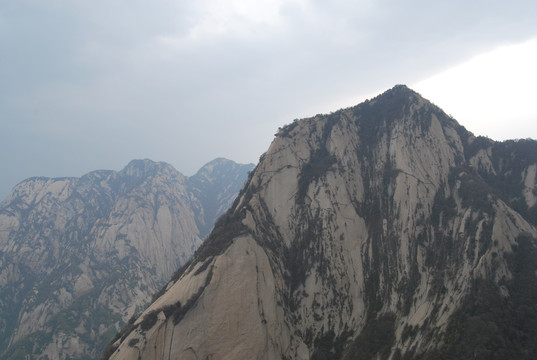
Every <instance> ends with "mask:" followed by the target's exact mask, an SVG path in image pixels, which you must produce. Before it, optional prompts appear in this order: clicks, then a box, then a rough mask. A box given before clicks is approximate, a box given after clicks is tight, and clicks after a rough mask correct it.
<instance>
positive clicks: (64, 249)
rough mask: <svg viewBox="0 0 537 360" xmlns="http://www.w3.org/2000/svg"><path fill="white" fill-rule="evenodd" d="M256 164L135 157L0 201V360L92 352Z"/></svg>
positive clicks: (30, 183) (43, 182)
mask: <svg viewBox="0 0 537 360" xmlns="http://www.w3.org/2000/svg"><path fill="white" fill-rule="evenodd" d="M252 168H253V165H252V164H249V165H240V164H237V163H235V162H233V161H230V160H226V159H216V160H214V161H211V162H210V163H208V164H206V165H205V166H204V167H202V168H201V169H200V170H199V171H198V173H197V174H195V175H194V176H192V177H185V176H183V175H182V174H181V173H179V172H178V171H177V170H175V169H174V168H173V167H172V166H171V165H168V164H166V163H161V162H160V163H157V162H153V161H150V160H134V161H132V162H130V163H129V164H128V165H127V166H126V167H125V168H124V169H123V170H121V171H119V172H116V171H94V172H91V173H89V174H87V175H84V176H82V177H80V178H53V179H51V178H31V179H28V180H25V181H23V182H21V183H20V184H18V185H17V186H16V187H15V188H14V189H13V190H12V191H11V193H10V194H9V195H8V197H7V198H6V199H5V200H4V201H3V202H2V203H0V359H26V358H32V359H49V360H52V359H92V358H93V359H96V358H99V356H100V353H101V352H102V350H103V348H104V346H105V345H106V344H107V343H108V342H109V341H110V340H111V339H112V337H113V336H114V335H115V334H116V333H117V331H118V330H119V329H120V328H121V326H123V325H124V324H125V323H126V322H127V321H128V319H129V318H131V317H132V316H133V315H135V314H137V313H138V312H140V311H141V310H143V308H144V307H145V306H146V305H147V304H148V303H149V302H150V300H151V296H152V295H153V294H154V293H156V292H157V291H158V290H160V289H161V288H162V286H163V285H164V284H165V283H166V281H168V280H169V279H170V277H171V276H172V275H173V273H174V272H175V271H176V270H177V269H178V268H179V267H181V266H182V265H183V264H185V263H186V262H187V261H188V260H189V259H190V257H191V256H192V254H193V253H194V251H195V250H196V249H197V248H198V247H199V245H200V244H201V243H202V240H203V238H204V237H205V236H206V235H207V233H208V232H209V231H210V230H211V229H212V227H213V224H214V222H215V221H216V219H217V217H218V216H220V215H221V214H222V213H223V212H224V211H225V210H226V209H227V208H228V207H229V206H230V205H231V204H232V202H233V200H234V199H235V197H236V195H237V193H238V192H239V190H240V187H241V186H242V184H243V183H244V181H245V180H246V178H247V176H248V172H249V171H250V170H252Z"/></svg>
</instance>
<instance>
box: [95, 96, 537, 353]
mask: <svg viewBox="0 0 537 360" xmlns="http://www.w3.org/2000/svg"><path fill="white" fill-rule="evenodd" d="M536 174H537V143H536V142H535V141H532V140H521V141H507V142H503V143H498V142H494V141H492V140H489V139H486V138H479V137H477V138H476V137H474V136H473V135H472V134H471V133H469V132H468V131H467V130H465V129H464V128H463V127H462V126H460V125H459V124H458V123H457V122H456V121H455V120H454V119H452V118H451V117H449V116H447V115H446V114H445V113H444V112H443V111H442V110H441V109H439V108H438V107H436V106H434V105H433V104H431V103H430V102H429V101H427V100H425V99H423V98H422V97H421V96H420V95H419V94H417V93H415V92H414V91H412V90H410V89H408V88H407V87H406V86H396V87H394V88H393V89H391V90H388V91H386V92H385V93H383V94H382V95H380V96H378V97H376V98H374V99H372V100H368V101H366V102H364V103H362V104H360V105H357V106H355V107H352V108H347V109H343V110H340V111H337V112H334V113H332V114H330V115H317V116H315V117H313V118H308V119H303V120H299V121H295V122H293V123H292V124H290V125H287V126H285V127H284V128H282V129H280V131H279V132H278V134H277V135H276V138H275V139H274V141H273V142H272V144H271V145H270V147H269V149H268V151H267V152H266V153H265V154H264V155H263V156H262V157H261V159H260V162H259V164H258V165H257V167H256V168H255V170H254V171H253V172H252V173H251V174H250V176H249V178H248V180H247V182H246V184H245V186H244V187H243V189H242V191H241V193H240V195H239V197H238V198H237V200H236V201H235V203H234V205H233V207H232V208H231V209H230V210H229V211H228V212H227V213H226V215H225V216H223V217H222V218H221V219H220V220H219V221H218V223H217V224H216V226H215V228H214V230H213V231H212V233H211V234H210V235H209V237H208V238H207V239H206V241H205V242H204V244H203V245H202V246H201V247H200V248H199V249H198V250H197V251H196V253H195V255H194V258H193V261H192V262H191V263H190V264H188V265H187V266H185V267H184V268H183V269H182V271H180V272H178V273H177V274H176V275H175V276H174V277H173V279H172V280H171V281H170V282H169V283H168V285H167V286H166V287H165V288H164V289H163V290H162V292H161V293H160V294H158V295H159V296H158V298H157V299H156V300H155V301H154V302H153V303H152V304H151V305H150V306H149V307H148V308H147V309H146V310H145V311H144V312H143V313H142V314H141V316H140V317H138V318H137V319H136V320H133V321H132V322H131V323H130V324H129V325H128V326H127V327H126V328H125V329H124V330H123V331H122V332H121V333H120V334H118V336H117V338H116V341H115V342H113V343H112V344H110V346H109V347H108V349H107V351H106V352H105V354H104V358H108V357H110V358H111V359H135V358H138V359H161V358H162V359H170V358H173V359H209V358H211V359H438V358H442V359H449V358H456V359H461V358H478V359H489V358H504V359H507V358H518V359H522V358H524V359H530V358H535V357H536V356H537V345H536V344H537V343H536V342H535V339H536V338H537V285H536V284H537V275H536V274H537V273H536V270H537V252H536V239H537V230H536V227H535V226H536V225H537V217H536V214H537V207H536V203H537V190H536V184H537V177H536Z"/></svg>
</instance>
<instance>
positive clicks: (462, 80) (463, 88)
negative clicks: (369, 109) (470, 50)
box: [412, 38, 537, 140]
mask: <svg viewBox="0 0 537 360" xmlns="http://www.w3.org/2000/svg"><path fill="white" fill-rule="evenodd" d="M536 64H537V38H535V39H532V40H530V41H526V42H523V43H519V44H514V45H504V46H501V47H498V48H497V49H495V50H493V51H490V52H486V53H484V54H480V55H477V56H475V57H473V58H472V59H470V60H468V61H465V62H464V63H462V64H460V65H457V66H454V67H452V68H450V69H448V70H446V71H442V72H440V73H439V74H437V75H435V76H432V77H430V78H428V79H426V80H423V81H420V82H418V83H416V84H414V85H412V87H413V88H414V89H415V90H416V91H418V92H420V93H421V95H422V96H424V97H426V98H428V99H429V100H431V101H433V102H434V103H435V104H436V105H438V106H440V107H441V108H442V109H444V111H446V112H448V113H450V114H451V115H452V116H453V117H455V119H457V120H458V121H459V122H460V123H462V124H464V125H465V126H466V127H467V128H468V130H470V131H472V132H474V133H475V135H482V136H488V137H490V138H492V139H494V140H506V139H516V138H527V137H531V138H534V139H537V106H535V102H536V95H537V91H536V88H537V66H536Z"/></svg>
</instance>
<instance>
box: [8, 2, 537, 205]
mask: <svg viewBox="0 0 537 360" xmlns="http://www.w3.org/2000/svg"><path fill="white" fill-rule="evenodd" d="M536 63H537V1H535V0H521V1H517V0H513V1H505V0H501V1H497V0H487V1H484V0H483V1H472V0H464V1H462V0H451V1H441V2H437V1H431V0H427V1H425V0H409V1H400V0H357V1H345V0H332V1H321V0H256V1H251V0H249V1H248V0H196V1H179V0H156V1H147V0H144V1H142V0H92V1H89V0H87V1H86V0H79V1H74V0H17V1H10V0H0V125H1V132H0V167H1V170H0V174H1V176H0V198H1V199H3V198H4V197H5V196H6V195H7V193H8V192H9V190H10V189H11V188H12V187H13V186H14V185H15V184H16V183H18V182H19V181H21V180H23V179H25V178H28V177H31V176H48V177H60V176H81V175H83V174H85V173H87V172H89V171H91V170H96V169H113V170H119V169H121V168H123V167H124V166H125V165H126V164H127V163H128V162H129V161H130V160H132V159H135V158H149V159H152V160H155V161H165V162H168V163H170V164H172V165H173V166H174V167H176V168H177V169H178V170H179V171H181V172H182V173H183V174H185V175H192V174H193V173H194V172H195V171H196V170H197V169H198V168H199V167H201V166H202V165H203V164H204V163H206V162H208V161H210V160H212V159H213V158H216V157H227V158H229V159H232V160H235V161H237V162H242V163H246V162H253V163H256V162H257V160H258V158H259V156H260V155H261V154H262V153H263V152H264V151H265V150H266V149H267V148H268V146H269V144H270V142H271V141H272V139H273V135H274V133H275V132H276V131H277V129H278V127H279V126H282V125H284V124H286V123H289V122H291V121H292V120H293V119H295V118H303V117H308V116H313V115H315V114H317V113H327V112H331V111H335V110H337V109H339V108H342V107H348V106H352V105H355V104H357V103H359V102H361V101H363V100H364V99H366V98H370V97H373V96H375V95H377V94H379V93H381V92H383V91H385V90H387V89H389V88H391V87H393V86H394V85H395V84H407V85H408V86H410V87H411V88H413V89H415V90H416V91H418V92H420V93H421V94H422V95H423V96H424V97H426V98H428V99H429V100H431V101H433V102H434V103H435V104H437V105H439V106H441V107H442V108H443V109H444V110H445V111H446V112H447V113H449V114H451V115H453V116H454V117H455V118H456V119H457V120H458V121H459V122H460V123H461V124H462V125H464V126H466V128H467V129H468V130H470V131H472V132H474V134H476V135H486V136H489V137H491V138H493V139H495V140H503V139H506V138H526V137H532V138H537V126H536V125H535V124H537V110H536V109H537V106H535V104H536V101H537V100H536V99H537V87H536V83H537V74H536V70H535V69H536V66H535V64H536Z"/></svg>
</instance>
